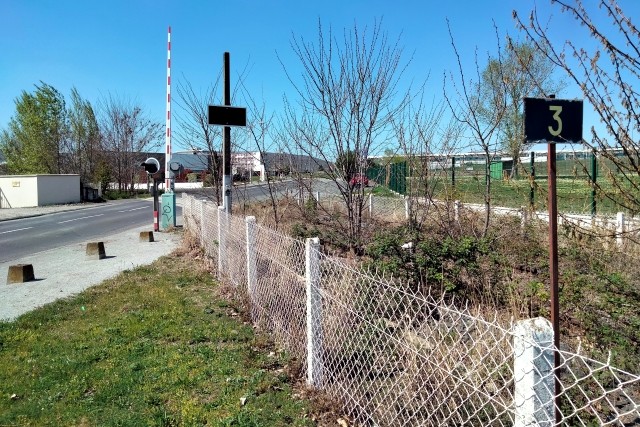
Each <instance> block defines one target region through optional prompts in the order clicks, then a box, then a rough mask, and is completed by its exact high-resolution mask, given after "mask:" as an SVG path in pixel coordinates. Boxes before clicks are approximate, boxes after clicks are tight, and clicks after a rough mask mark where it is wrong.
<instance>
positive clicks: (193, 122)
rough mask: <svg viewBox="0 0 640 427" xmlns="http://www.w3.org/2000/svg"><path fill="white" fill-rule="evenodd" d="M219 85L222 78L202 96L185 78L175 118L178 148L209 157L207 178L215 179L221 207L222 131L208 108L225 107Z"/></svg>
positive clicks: (181, 85)
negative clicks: (212, 120) (185, 148)
mask: <svg viewBox="0 0 640 427" xmlns="http://www.w3.org/2000/svg"><path fill="white" fill-rule="evenodd" d="M219 86H220V75H218V78H217V79H216V81H215V83H214V84H213V85H212V86H209V87H208V88H207V89H206V90H205V92H204V93H200V94H198V93H196V91H195V90H194V89H193V86H192V85H191V83H190V82H189V81H188V80H186V78H184V77H183V79H182V81H178V84H177V86H176V93H177V95H178V96H177V98H176V105H177V106H178V109H177V111H176V113H175V116H174V117H175V118H176V122H177V123H178V126H176V129H177V131H176V132H175V133H174V135H175V137H176V140H177V142H178V145H182V146H184V147H189V148H191V149H192V150H193V152H194V153H196V152H204V153H206V154H207V162H206V165H203V166H204V167H205V170H207V175H208V176H209V177H211V178H210V179H211V184H212V187H213V188H212V189H213V197H214V198H215V201H216V203H217V204H218V205H220V204H222V193H221V186H222V156H221V155H220V146H221V143H222V128H221V127H220V126H210V125H209V121H208V106H209V105H215V104H221V102H220V94H221V90H220V88H219ZM216 93H218V96H216ZM203 186H204V183H203Z"/></svg>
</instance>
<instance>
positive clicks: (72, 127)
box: [68, 87, 105, 183]
mask: <svg viewBox="0 0 640 427" xmlns="http://www.w3.org/2000/svg"><path fill="white" fill-rule="evenodd" d="M68 117H69V162H70V164H69V170H70V171H73V172H74V173H77V174H79V175H80V179H81V181H82V182H83V183H89V182H94V181H95V182H97V181H99V180H100V179H99V177H98V176H97V175H98V174H99V173H98V172H99V171H98V169H99V167H98V165H99V164H100V162H102V161H104V160H105V159H104V158H103V157H104V156H103V149H102V140H101V137H100V128H99V126H98V120H97V119H96V115H95V112H94V110H93V107H92V105H91V103H90V102H89V101H88V100H86V99H83V98H82V97H81V96H80V94H79V93H78V90H77V89H76V88H75V87H74V88H73V89H71V105H70V108H69V110H68Z"/></svg>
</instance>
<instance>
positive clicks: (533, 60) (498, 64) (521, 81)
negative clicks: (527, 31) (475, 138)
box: [479, 38, 564, 176]
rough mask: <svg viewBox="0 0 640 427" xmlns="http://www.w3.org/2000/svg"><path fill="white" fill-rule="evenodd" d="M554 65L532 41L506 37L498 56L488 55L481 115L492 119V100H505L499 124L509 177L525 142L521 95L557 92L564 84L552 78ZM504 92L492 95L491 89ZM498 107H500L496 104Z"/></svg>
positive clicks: (542, 94) (513, 171) (499, 133)
mask: <svg viewBox="0 0 640 427" xmlns="http://www.w3.org/2000/svg"><path fill="white" fill-rule="evenodd" d="M554 69H555V66H554V64H553V62H551V61H550V60H549V58H547V56H546V55H545V53H544V52H543V51H541V50H539V49H537V48H536V47H535V46H534V45H533V44H531V43H517V42H514V41H513V40H512V39H510V38H509V40H508V44H507V47H506V49H504V50H503V52H502V53H501V55H500V58H496V57H493V58H489V63H488V64H487V66H486V68H485V69H484V71H483V72H482V88H483V90H484V91H485V92H486V93H484V94H483V95H482V98H481V99H482V101H483V102H482V104H481V105H480V110H479V112H480V114H481V115H483V116H484V117H486V118H487V119H488V120H491V116H492V114H493V110H495V108H496V105H494V104H493V102H494V101H495V100H498V101H504V102H505V103H506V105H505V106H504V109H505V114H504V115H503V117H502V120H501V121H500V124H499V126H498V137H499V139H500V141H501V142H500V144H501V147H502V150H503V152H505V153H507V154H508V155H509V156H511V157H512V158H513V169H512V172H511V173H512V176H513V174H515V171H516V170H517V169H516V168H517V166H518V162H519V161H520V156H521V153H522V151H523V150H525V149H526V148H527V147H526V144H525V142H524V125H523V121H522V120H523V100H522V99H523V98H524V97H527V96H531V97H537V96H546V95H551V94H557V93H558V92H559V91H560V90H561V89H562V88H563V87H564V84H563V83H562V82H561V81H557V80H555V79H554V78H553V72H554ZM495 91H500V92H504V96H494V95H493V94H492V93H491V92H495ZM498 108H502V106H499V107H498Z"/></svg>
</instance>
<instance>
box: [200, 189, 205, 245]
mask: <svg viewBox="0 0 640 427" xmlns="http://www.w3.org/2000/svg"><path fill="white" fill-rule="evenodd" d="M200 246H204V200H202V199H201V200H200Z"/></svg>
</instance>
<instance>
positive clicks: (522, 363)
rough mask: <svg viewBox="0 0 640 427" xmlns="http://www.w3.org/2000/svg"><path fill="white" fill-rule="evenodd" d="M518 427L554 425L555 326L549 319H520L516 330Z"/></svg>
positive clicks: (515, 392)
mask: <svg viewBox="0 0 640 427" xmlns="http://www.w3.org/2000/svg"><path fill="white" fill-rule="evenodd" d="M513 340H514V343H513V355H514V362H513V375H514V383H515V390H514V400H515V401H514V404H515V424H514V426H515V427H525V426H527V427H529V426H537V427H547V426H552V425H554V423H555V404H554V382H555V377H554V373H553V369H554V368H553V367H554V349H553V327H552V326H551V322H549V321H548V320H547V319H545V318H542V317H538V318H535V319H526V320H521V321H519V322H517V323H516V325H515V327H514V331H513Z"/></svg>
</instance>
